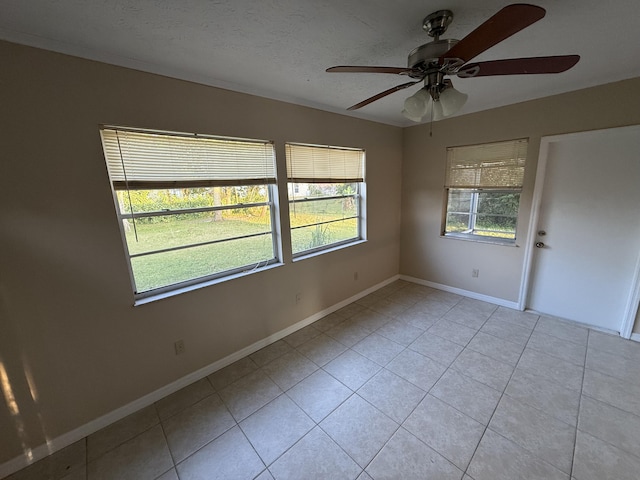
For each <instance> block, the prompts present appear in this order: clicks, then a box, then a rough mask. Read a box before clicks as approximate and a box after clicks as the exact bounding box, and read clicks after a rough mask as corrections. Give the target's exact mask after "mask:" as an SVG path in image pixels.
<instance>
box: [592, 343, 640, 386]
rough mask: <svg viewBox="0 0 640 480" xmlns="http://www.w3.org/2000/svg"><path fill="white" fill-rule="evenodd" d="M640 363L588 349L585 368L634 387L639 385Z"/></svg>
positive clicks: (613, 354)
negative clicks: (639, 366)
mask: <svg viewBox="0 0 640 480" xmlns="http://www.w3.org/2000/svg"><path fill="white" fill-rule="evenodd" d="M639 364H640V362H638V361H637V360H632V359H630V358H627V357H623V356H621V355H618V354H615V353H609V352H607V351H605V350H598V349H596V348H591V347H589V350H588V351H587V363H586V367H587V368H588V369H591V370H595V371H597V372H600V373H603V374H605V375H609V376H611V377H614V378H617V379H619V380H624V381H625V382H630V383H632V384H634V385H640V368H638V365H639Z"/></svg>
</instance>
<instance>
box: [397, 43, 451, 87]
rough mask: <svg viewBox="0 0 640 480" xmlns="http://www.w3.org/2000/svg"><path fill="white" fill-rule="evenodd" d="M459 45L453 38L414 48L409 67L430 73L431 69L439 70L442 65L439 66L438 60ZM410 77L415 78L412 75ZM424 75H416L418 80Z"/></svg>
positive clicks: (410, 55)
mask: <svg viewBox="0 0 640 480" xmlns="http://www.w3.org/2000/svg"><path fill="white" fill-rule="evenodd" d="M456 43H458V40H454V39H453V38H450V39H447V40H434V41H433V42H429V43H425V44H424V45H420V46H419V47H417V48H414V49H413V50H412V51H411V53H410V54H409V59H408V62H407V63H408V67H409V68H415V69H418V70H421V71H422V72H428V71H429V70H430V69H434V68H435V69H436V70H439V69H440V68H442V65H439V64H438V59H439V58H440V57H441V56H442V55H444V54H445V53H447V52H448V51H449V50H451V48H453V46H454V45H455V44H456ZM410 76H412V77H413V76H414V75H411V74H410ZM421 76H422V75H416V78H420V77H421Z"/></svg>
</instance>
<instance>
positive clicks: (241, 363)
mask: <svg viewBox="0 0 640 480" xmlns="http://www.w3.org/2000/svg"><path fill="white" fill-rule="evenodd" d="M257 369H258V365H256V362H254V361H253V360H251V358H250V357H244V358H241V359H240V360H238V361H237V362H234V363H232V364H231V365H227V366H226V367H224V368H222V369H220V370H218V371H217V372H215V373H212V374H211V375H209V376H208V377H207V378H208V379H209V381H210V382H211V384H212V385H213V387H214V388H215V389H216V390H218V391H220V390H222V389H223V388H224V387H227V386H229V385H231V384H232V383H233V382H235V381H236V380H240V379H241V378H242V377H244V376H245V375H249V374H250V373H251V372H255V371H256V370H257Z"/></svg>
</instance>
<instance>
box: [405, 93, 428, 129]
mask: <svg viewBox="0 0 640 480" xmlns="http://www.w3.org/2000/svg"><path fill="white" fill-rule="evenodd" d="M430 98H431V97H430V95H429V92H427V91H426V90H425V89H424V88H421V89H420V90H418V91H417V92H416V93H414V94H413V95H411V96H410V97H408V98H407V99H406V100H405V101H404V111H403V115H404V116H405V117H407V118H409V119H410V120H413V121H414V122H419V121H420V120H419V119H420V118H422V117H423V116H424V115H425V113H427V105H428V102H429V99H430ZM404 112H407V114H406V115H405V114H404ZM416 118H417V119H418V120H415V119H416Z"/></svg>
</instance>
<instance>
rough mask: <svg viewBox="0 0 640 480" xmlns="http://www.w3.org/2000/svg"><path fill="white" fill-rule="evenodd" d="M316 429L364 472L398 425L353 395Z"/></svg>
mask: <svg viewBox="0 0 640 480" xmlns="http://www.w3.org/2000/svg"><path fill="white" fill-rule="evenodd" d="M320 427H321V428H322V430H324V431H325V432H326V433H327V434H328V435H329V436H330V437H331V438H332V439H333V440H334V441H335V442H336V443H337V444H338V445H340V447H341V448H342V449H343V450H344V451H345V452H347V453H348V454H349V456H350V457H351V458H353V459H354V460H355V461H356V462H357V463H358V464H359V465H360V466H361V467H362V468H364V467H366V466H367V465H368V464H369V462H370V461H371V460H372V459H373V457H374V456H375V455H376V454H377V453H378V452H379V451H380V449H381V448H382V446H383V445H384V444H385V443H386V442H387V440H389V438H391V436H392V435H393V433H394V432H395V431H396V430H397V429H398V424H397V423H396V422H394V421H393V420H391V419H390V418H389V417H387V416H386V415H384V414H383V413H382V412H380V410H378V409H377V408H375V407H373V406H371V405H370V404H369V403H368V402H366V401H365V400H363V399H362V398H360V397H359V396H358V395H353V396H352V397H350V398H349V399H348V400H347V401H346V402H344V403H343V404H342V405H340V406H339V407H338V408H337V409H336V410H335V411H334V412H333V413H332V414H331V415H329V416H328V417H327V418H325V419H324V420H323V421H322V422H321V423H320Z"/></svg>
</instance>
